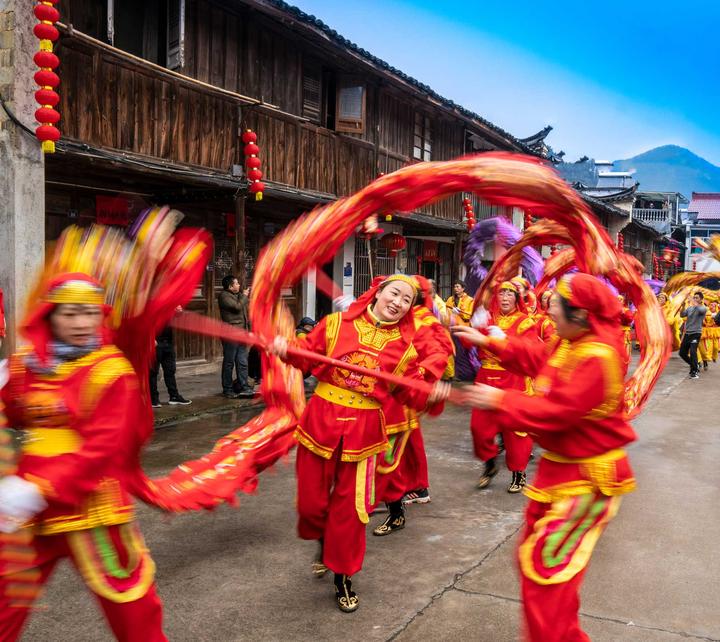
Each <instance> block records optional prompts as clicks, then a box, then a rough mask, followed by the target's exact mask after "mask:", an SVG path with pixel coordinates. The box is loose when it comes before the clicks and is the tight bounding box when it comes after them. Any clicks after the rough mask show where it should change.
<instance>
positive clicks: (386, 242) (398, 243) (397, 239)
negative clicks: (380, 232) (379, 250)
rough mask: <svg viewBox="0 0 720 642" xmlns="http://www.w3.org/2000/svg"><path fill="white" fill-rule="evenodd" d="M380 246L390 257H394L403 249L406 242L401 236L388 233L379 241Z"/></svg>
mask: <svg viewBox="0 0 720 642" xmlns="http://www.w3.org/2000/svg"><path fill="white" fill-rule="evenodd" d="M380 246H381V247H384V248H385V249H386V250H390V256H395V255H396V254H397V253H398V252H399V251H400V250H404V249H405V247H406V246H407V241H406V240H405V237H404V236H402V234H398V233H397V232H389V233H388V234H386V235H385V236H383V237H382V238H381V239H380Z"/></svg>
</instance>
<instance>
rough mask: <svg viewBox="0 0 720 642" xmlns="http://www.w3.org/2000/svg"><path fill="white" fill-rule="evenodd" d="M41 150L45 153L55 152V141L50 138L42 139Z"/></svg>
mask: <svg viewBox="0 0 720 642" xmlns="http://www.w3.org/2000/svg"><path fill="white" fill-rule="evenodd" d="M41 147H42V150H43V152H44V153H46V154H54V153H55V141H52V140H44V141H43V142H42V145H41Z"/></svg>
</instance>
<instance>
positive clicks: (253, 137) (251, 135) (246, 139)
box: [242, 129, 257, 145]
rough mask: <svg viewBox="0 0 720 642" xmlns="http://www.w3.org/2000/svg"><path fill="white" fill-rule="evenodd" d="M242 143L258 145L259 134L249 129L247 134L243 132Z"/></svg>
mask: <svg viewBox="0 0 720 642" xmlns="http://www.w3.org/2000/svg"><path fill="white" fill-rule="evenodd" d="M242 142H243V143H245V144H246V145H247V144H249V143H257V134H256V133H255V132H254V131H251V130H249V129H248V130H247V131H246V132H243V135H242Z"/></svg>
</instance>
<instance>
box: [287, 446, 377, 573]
mask: <svg viewBox="0 0 720 642" xmlns="http://www.w3.org/2000/svg"><path fill="white" fill-rule="evenodd" d="M340 451H341V447H338V449H337V450H336V451H335V452H334V453H333V456H332V458H331V459H324V458H323V457H320V456H318V455H315V454H314V453H312V452H310V451H309V450H308V449H307V448H305V447H303V446H302V445H300V446H298V449H297V484H298V493H297V509H298V535H299V536H300V537H301V538H302V539H314V540H320V539H322V540H323V563H324V564H325V566H327V567H328V568H329V569H330V570H331V571H333V572H335V573H341V574H344V575H355V573H357V572H358V571H359V570H360V569H361V568H362V563H363V558H364V557H365V525H366V523H367V522H363V521H361V519H360V515H359V514H358V508H359V507H358V505H357V503H358V501H360V502H361V503H362V505H363V506H362V508H361V509H360V510H362V511H363V512H365V511H366V510H367V507H368V506H367V505H368V498H367V496H366V494H365V487H364V486H365V484H364V481H363V488H362V489H361V490H360V491H358V490H357V488H358V483H359V480H358V466H360V465H362V462H359V463H356V462H345V461H341V460H340ZM371 461H372V462H373V463H372V464H371V465H372V466H374V460H371ZM365 465H368V460H365ZM374 473H375V471H374V469H370V478H372V477H373V476H374ZM358 492H361V493H362V497H360V498H359V499H358V497H357V494H358ZM365 515H366V514H365ZM365 519H367V516H365Z"/></svg>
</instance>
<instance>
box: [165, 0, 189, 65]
mask: <svg viewBox="0 0 720 642" xmlns="http://www.w3.org/2000/svg"><path fill="white" fill-rule="evenodd" d="M166 64H167V68H168V69H182V67H183V66H184V64H185V0H168V3H167V63H166Z"/></svg>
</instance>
